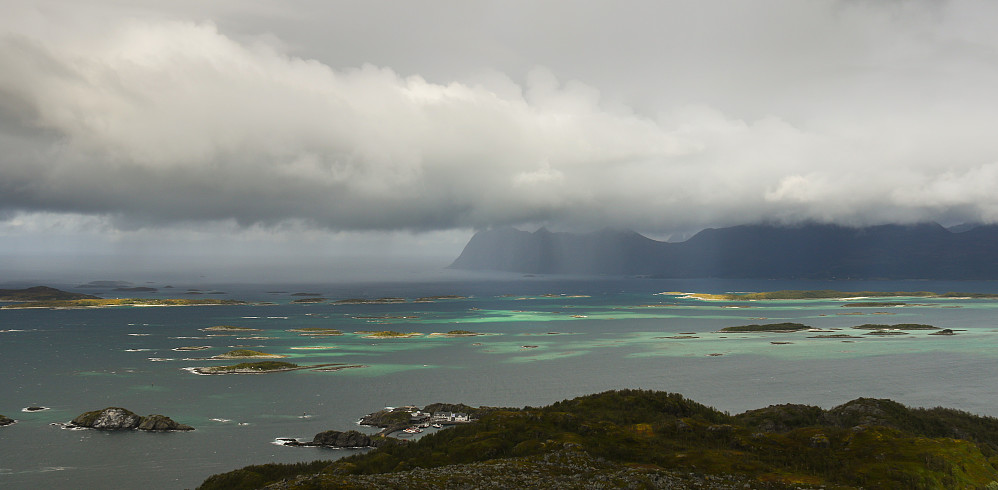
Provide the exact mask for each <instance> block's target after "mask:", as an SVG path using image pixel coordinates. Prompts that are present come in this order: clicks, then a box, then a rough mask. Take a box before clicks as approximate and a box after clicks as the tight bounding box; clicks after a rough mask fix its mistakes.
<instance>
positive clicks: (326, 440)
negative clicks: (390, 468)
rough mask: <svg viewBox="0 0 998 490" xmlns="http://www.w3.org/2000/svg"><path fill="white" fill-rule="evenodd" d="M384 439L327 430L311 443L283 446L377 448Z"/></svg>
mask: <svg viewBox="0 0 998 490" xmlns="http://www.w3.org/2000/svg"><path fill="white" fill-rule="evenodd" d="M384 442H385V438H384V437H370V436H368V435H367V434H364V433H361V432H357V431H355V430H348V431H346V432H340V431H338V430H327V431H324V432H320V433H318V434H316V435H315V437H313V438H312V441H311V442H298V441H285V443H284V445H285V446H321V447H347V448H350V447H352V448H359V447H378V446H380V445H382V444H384Z"/></svg>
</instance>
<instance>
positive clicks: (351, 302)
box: [333, 298, 405, 305]
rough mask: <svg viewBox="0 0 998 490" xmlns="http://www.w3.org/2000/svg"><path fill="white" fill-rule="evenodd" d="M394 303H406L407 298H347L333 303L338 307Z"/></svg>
mask: <svg viewBox="0 0 998 490" xmlns="http://www.w3.org/2000/svg"><path fill="white" fill-rule="evenodd" d="M392 303H405V298H376V299H364V298H347V299H340V300H336V301H333V304H337V305H383V304H392Z"/></svg>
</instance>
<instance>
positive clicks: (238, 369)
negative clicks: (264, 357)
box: [187, 361, 303, 374]
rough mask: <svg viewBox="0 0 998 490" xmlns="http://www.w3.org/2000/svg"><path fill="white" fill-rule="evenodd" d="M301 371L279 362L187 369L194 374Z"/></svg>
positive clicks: (292, 365)
mask: <svg viewBox="0 0 998 490" xmlns="http://www.w3.org/2000/svg"><path fill="white" fill-rule="evenodd" d="M296 369H303V368H302V367H301V366H299V365H297V364H294V363H290V362H281V361H260V362H243V363H240V364H234V365H231V366H211V367H194V368H187V370H189V371H192V372H194V373H196V374H260V373H273V372H280V371H294V370H296Z"/></svg>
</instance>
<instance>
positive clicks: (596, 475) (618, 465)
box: [200, 390, 998, 490]
mask: <svg viewBox="0 0 998 490" xmlns="http://www.w3.org/2000/svg"><path fill="white" fill-rule="evenodd" d="M281 480H284V482H283V483H281V484H280V485H279V487H280V488H288V489H296V488H297V489H305V488H308V489H313V488H358V489H359V488H444V487H455V488H456V487H462V488H463V487H469V488H470V487H475V488H506V487H511V486H513V487H517V486H518V487H547V486H557V487H559V488H583V487H586V488H588V486H592V485H593V484H596V483H600V484H602V485H604V486H605V487H607V488H609V487H622V486H631V487H637V488H669V487H671V488H690V487H698V488H743V487H744V486H745V485H748V488H817V487H819V486H823V487H824V488H860V487H863V488H897V489H901V488H905V489H909V488H926V489H928V488H984V487H986V486H988V485H989V484H992V482H993V481H995V480H998V419H994V418H990V417H979V416H975V415H971V414H967V413H964V412H960V411H957V410H951V409H943V408H935V409H913V408H908V407H905V406H903V405H901V404H899V403H896V402H893V401H890V400H878V399H869V398H860V399H857V400H853V401H851V402H848V403H846V404H844V405H841V406H839V407H835V408H833V409H831V410H823V409H821V408H818V407H811V406H805V405H776V406H771V407H767V408H763V409H759V410H752V411H748V412H745V413H742V414H739V415H734V416H732V415H729V414H727V413H723V412H720V411H718V410H715V409H713V408H711V407H708V406H705V405H701V404H699V403H696V402H694V401H691V400H687V399H685V398H683V397H682V396H681V395H678V394H672V393H664V392H654V391H640V390H622V391H611V392H605V393H600V394H596V395H589V396H583V397H579V398H575V399H572V400H565V401H562V402H558V403H555V404H553V405H550V406H548V407H543V408H531V407H527V408H524V409H520V410H501V411H496V412H492V413H489V414H487V415H484V416H482V418H481V420H480V421H479V422H477V423H474V424H470V425H465V426H460V427H455V428H452V429H448V430H444V431H440V432H437V433H435V434H430V435H428V436H426V437H423V438H422V439H420V440H418V441H415V442H408V443H407V442H404V441H399V442H393V443H389V444H386V445H384V446H382V447H380V448H378V449H377V450H373V451H370V452H368V453H365V454H360V455H354V456H350V457H347V458H343V459H340V460H337V461H332V462H320V461H317V462H314V463H309V464H296V465H281V464H267V465H261V466H249V467H246V468H243V469H239V470H236V471H232V472H229V473H224V474H220V475H215V476H212V477H211V478H209V479H208V480H206V481H205V482H204V483H203V484H202V486H201V487H200V488H201V489H204V490H209V489H216V488H226V489H233V488H261V487H264V486H266V485H267V484H269V483H272V482H277V481H281ZM586 485H588V486H586ZM994 485H995V486H998V483H995V484H994Z"/></svg>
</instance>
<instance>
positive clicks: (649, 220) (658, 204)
mask: <svg viewBox="0 0 998 490" xmlns="http://www.w3.org/2000/svg"><path fill="white" fill-rule="evenodd" d="M703 3H709V4H711V5H710V6H709V8H708V7H707V6H701V5H700V4H701V2H696V5H691V4H690V2H627V3H623V4H620V5H615V6H614V7H613V8H611V7H610V6H609V5H607V6H603V7H585V6H582V5H566V4H563V3H545V2H540V3H536V2H526V3H517V2H512V3H509V4H508V5H507V7H506V8H503V9H500V8H499V6H497V5H493V4H491V3H488V2H485V3H482V4H479V6H481V7H482V10H475V9H464V8H460V7H456V6H453V5H451V7H453V8H452V9H448V10H447V11H446V12H444V13H441V12H440V11H439V9H438V11H435V12H434V11H427V12H408V13H407V12H405V10H408V9H409V8H410V7H399V9H401V10H403V11H401V12H392V13H385V12H383V11H378V5H380V4H378V3H377V2H372V3H370V4H367V3H365V6H358V5H354V4H355V2H347V3H337V4H330V5H310V4H309V2H299V3H296V4H295V5H293V6H297V7H302V9H299V10H307V9H309V8H311V9H314V10H315V11H316V12H317V13H316V15H315V18H311V17H309V16H308V15H300V16H297V17H296V15H298V14H297V13H296V12H298V11H299V10H295V9H289V10H288V12H285V14H284V15H286V16H287V17H281V16H275V15H276V12H279V9H278V6H277V5H276V4H275V5H269V6H268V5H266V4H264V6H262V7H258V9H259V10H253V11H242V10H240V8H242V7H241V6H240V5H241V3H239V2H237V3H234V4H227V3H220V4H214V6H213V7H212V9H211V10H204V9H207V7H202V6H200V5H199V4H198V3H197V2H195V3H193V4H185V3H174V4H171V5H168V6H157V5H155V3H154V2H146V3H144V4H142V5H141V7H133V8H132V10H129V11H123V9H124V7H122V8H121V9H119V8H116V7H121V6H116V5H114V4H113V3H112V4H110V5H109V6H105V5H102V4H93V5H91V7H93V8H92V9H91V10H88V9H84V8H82V7H79V6H76V7H74V6H71V5H61V4H59V3H41V4H39V6H20V7H17V6H13V7H12V10H11V11H12V12H14V15H12V16H8V17H7V18H6V20H3V21H0V27H2V28H3V34H2V36H0V145H2V147H3V148H4V151H3V152H0V213H6V215H8V216H17V218H16V219H17V220H24V219H25V216H30V215H31V214H32V213H69V214H79V215H91V216H97V217H102V219H103V218H108V219H110V221H109V222H107V223H110V224H109V225H108V226H110V227H112V228H115V227H117V228H123V229H125V228H130V227H136V226H141V227H157V226H176V224H177V223H192V222H198V221H204V222H218V221H235V222H236V223H239V224H241V225H243V226H253V225H264V226H272V225H277V224H280V223H286V222H295V223H298V224H299V225H300V224H302V223H305V224H306V225H305V226H311V227H317V228H323V229H329V230H412V231H426V230H448V229H455V228H469V227H483V226H490V225H501V224H513V225H517V224H520V225H522V224H527V223H534V224H537V223H546V224H549V225H554V226H556V227H557V226H563V227H579V228H598V227H603V226H614V227H628V228H634V229H637V230H639V231H645V232H668V231H670V230H688V229H694V228H697V227H703V226H719V225H732V224H741V223H749V222H757V221H771V220H776V221H790V222H794V221H802V220H818V221H833V222H842V223H850V224H872V223H884V222H912V221H921V220H939V221H944V222H957V221H987V222H993V221H998V193H995V192H993V191H992V190H993V189H995V188H998V138H994V136H993V135H991V134H990V133H991V132H992V131H993V128H995V127H998V92H996V91H995V90H994V87H995V86H998V34H995V33H994V31H993V30H992V29H990V27H989V26H988V25H987V22H984V21H983V19H986V18H989V17H988V16H989V15H990V16H991V17H990V18H994V16H993V14H994V13H995V12H994V10H995V9H996V7H995V6H994V4H992V3H987V2H980V1H951V2H918V1H910V2H864V1H822V2H797V1H792V2H791V1H777V0H770V1H765V2H759V3H754V2H753V3H752V4H751V5H752V8H748V5H750V4H746V3H745V2H738V1H731V2H703ZM445 4H447V2H443V3H440V4H435V3H430V4H428V5H431V6H435V7H441V6H442V5H445ZM382 6H383V5H382ZM489 6H491V8H493V9H497V10H490V9H489V8H487V7H489ZM569 7H571V9H572V10H571V11H568V12H566V11H562V9H566V8H569ZM198 8H200V9H202V10H195V9H198ZM167 9H169V11H167ZM119 10H121V12H119ZM430 10H433V9H430ZM500 10H501V11H500ZM378 12H382V13H380V14H379V13H378ZM483 12H484V13H483ZM489 12H491V13H489ZM378 15H382V16H384V17H382V19H383V20H384V22H383V23H377V24H375V23H371V24H368V27H369V28H370V29H369V31H368V32H367V34H366V35H362V34H361V33H360V32H358V31H357V29H359V28H358V27H351V26H353V23H351V22H352V21H356V22H363V21H365V20H371V19H373V18H376V17H377V16H378ZM407 16H408V18H405V17H407ZM205 18H211V19H214V20H205ZM520 21H523V22H520ZM356 22H354V23H356ZM392 36H394V37H392ZM462 36H463V37H462ZM360 57H363V59H360ZM40 215H41V214H39V216H40ZM0 216H2V214H0ZM11 219H15V218H11Z"/></svg>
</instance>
